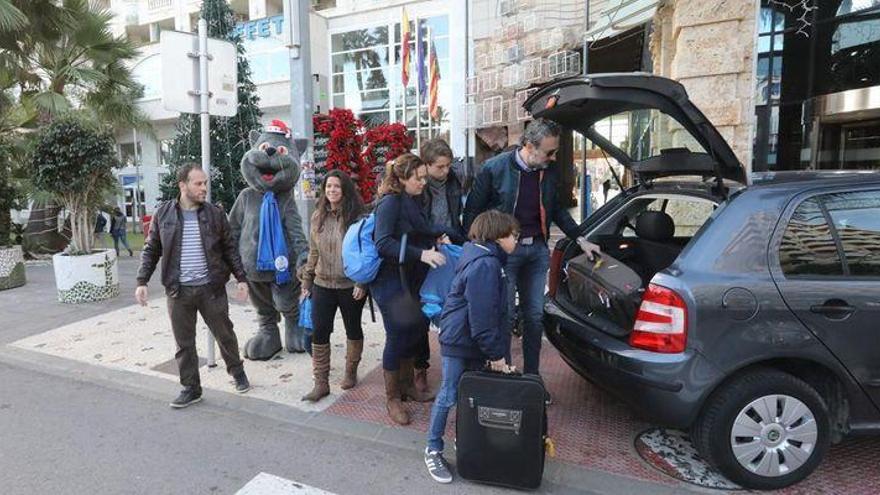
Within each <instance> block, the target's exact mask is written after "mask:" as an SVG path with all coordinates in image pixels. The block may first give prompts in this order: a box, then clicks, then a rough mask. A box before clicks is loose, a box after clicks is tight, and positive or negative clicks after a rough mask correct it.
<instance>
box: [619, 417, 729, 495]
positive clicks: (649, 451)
mask: <svg viewBox="0 0 880 495" xmlns="http://www.w3.org/2000/svg"><path fill="white" fill-rule="evenodd" d="M635 447H636V452H638V453H639V455H640V456H642V459H644V460H645V461H646V462H647V463H648V464H650V465H651V466H653V467H654V468H656V469H658V470H660V471H662V472H664V473H666V474H668V475H669V476H672V477H673V478H675V479H677V480H681V481H684V482H687V483H691V484H694V485H698V486H702V487H706V488H714V489H716V490H739V489H740V487H739V486H738V485H736V484H734V483H733V482H731V481H729V480H728V479H727V478H725V477H724V476H722V475H721V473H719V472H718V471H716V470H715V469H714V468H713V467H711V466H709V465H708V464H707V463H706V462H705V461H703V460H702V459H701V458H700V455H699V454H697V449H696V448H694V446H693V445H692V444H691V440H690V438H688V436H687V435H686V434H685V433H683V432H680V431H677V430H667V429H664V428H652V429H650V430H645V431H643V432H642V433H640V434H639V435H638V436H637V437H636V445H635Z"/></svg>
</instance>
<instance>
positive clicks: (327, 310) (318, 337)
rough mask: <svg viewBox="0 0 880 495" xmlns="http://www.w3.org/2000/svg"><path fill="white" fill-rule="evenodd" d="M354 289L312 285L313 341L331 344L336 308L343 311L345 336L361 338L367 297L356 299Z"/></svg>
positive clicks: (352, 338) (350, 338)
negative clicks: (362, 315)
mask: <svg viewBox="0 0 880 495" xmlns="http://www.w3.org/2000/svg"><path fill="white" fill-rule="evenodd" d="M353 290H354V289H350V288H349V289H326V288H324V287H321V286H320V285H317V284H314V285H312V325H313V326H314V327H315V331H314V333H313V334H312V343H314V344H319V345H323V344H329V343H330V334H331V333H333V320H334V319H335V318H336V309H337V308H339V311H340V312H342V323H343V324H344V325H345V336H346V338H348V340H361V339H363V338H364V330H363V327H361V313H362V312H363V310H364V302H365V301H366V298H364V299H361V300H360V301H357V300H355V298H354V294H353Z"/></svg>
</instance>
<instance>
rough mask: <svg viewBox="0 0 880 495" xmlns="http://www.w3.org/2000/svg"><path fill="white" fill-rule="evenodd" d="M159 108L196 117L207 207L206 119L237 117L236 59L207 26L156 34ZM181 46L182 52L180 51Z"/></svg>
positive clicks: (208, 152) (208, 150) (208, 160)
mask: <svg viewBox="0 0 880 495" xmlns="http://www.w3.org/2000/svg"><path fill="white" fill-rule="evenodd" d="M160 44H161V54H162V106H163V107H164V108H165V109H166V110H169V111H172V112H183V113H189V114H199V122H200V124H201V125H200V131H201V141H202V143H201V144H202V170H204V172H205V174H206V175H207V176H208V195H207V198H205V199H206V201H207V202H208V203H210V202H211V179H210V177H211V138H210V137H211V119H210V116H211V115H215V116H219V117H233V116H235V115H236V114H237V113H238V65H237V60H238V55H237V50H236V47H235V44H234V43H232V42H230V41H227V40H219V39H214V38H208V23H207V21H205V19H199V22H198V33H197V34H193V33H185V32H181V31H170V30H169V31H162V35H161V38H160ZM184 47H185V48H184ZM214 351H215V349H214V338H213V336H212V335H211V334H210V333H209V334H208V353H207V357H208V366H211V367H213V366H216V359H215V354H214Z"/></svg>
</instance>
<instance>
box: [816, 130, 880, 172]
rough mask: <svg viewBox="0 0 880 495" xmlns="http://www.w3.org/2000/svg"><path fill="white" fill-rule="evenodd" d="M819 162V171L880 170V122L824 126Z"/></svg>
mask: <svg viewBox="0 0 880 495" xmlns="http://www.w3.org/2000/svg"><path fill="white" fill-rule="evenodd" d="M817 158H818V163H817V164H816V168H819V169H825V170H880V120H872V121H867V122H856V123H825V124H823V125H822V126H821V128H820V130H819V153H818V157H817Z"/></svg>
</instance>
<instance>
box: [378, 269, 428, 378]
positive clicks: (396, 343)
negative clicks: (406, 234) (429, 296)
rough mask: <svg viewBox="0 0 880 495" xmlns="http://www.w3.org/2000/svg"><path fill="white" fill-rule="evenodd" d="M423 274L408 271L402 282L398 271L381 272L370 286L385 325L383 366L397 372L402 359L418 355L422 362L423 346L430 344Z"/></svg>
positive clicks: (417, 357) (417, 358)
mask: <svg viewBox="0 0 880 495" xmlns="http://www.w3.org/2000/svg"><path fill="white" fill-rule="evenodd" d="M395 270H396V268H395ZM425 271H427V270H425ZM419 275H422V274H421V273H419V272H415V276H412V275H411V274H407V276H406V277H404V279H405V280H404V281H401V277H400V275H399V274H397V273H396V272H395V271H391V270H388V271H385V272H383V271H380V272H379V276H378V277H376V280H374V281H373V283H372V284H371V285H370V292H371V293H372V295H373V299H375V301H376V304H378V305H379V311H380V312H381V313H382V322H383V323H384V325H385V349H384V351H383V352H382V368H383V369H385V370H388V371H396V370H398V369H400V360H401V359H408V358H416V360H417V361H419V360H420V359H419V357H420V356H422V355H423V354H424V353H425V350H424V347H423V345H424V346H427V343H428V319H427V318H425V315H424V314H422V310H421V306H420V304H419V302H418V297H419V287H421V285H422V281H423V280H424V276H423V275H422V276H419ZM404 282H406V286H404ZM414 282H415V283H414ZM423 339H424V340H423ZM424 367H426V366H425V365H422V368H424Z"/></svg>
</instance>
